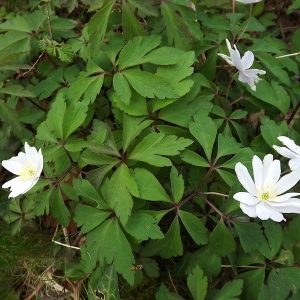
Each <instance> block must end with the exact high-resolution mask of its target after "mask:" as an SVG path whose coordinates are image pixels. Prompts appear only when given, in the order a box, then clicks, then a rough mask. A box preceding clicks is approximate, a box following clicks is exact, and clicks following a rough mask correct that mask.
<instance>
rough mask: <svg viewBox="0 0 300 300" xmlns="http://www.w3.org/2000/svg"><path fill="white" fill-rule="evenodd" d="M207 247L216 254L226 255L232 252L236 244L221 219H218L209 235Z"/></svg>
mask: <svg viewBox="0 0 300 300" xmlns="http://www.w3.org/2000/svg"><path fill="white" fill-rule="evenodd" d="M209 247H211V250H212V251H214V253H215V254H216V255H219V256H226V255H228V254H229V253H231V252H233V251H234V250H235V248H236V244H235V241H234V238H233V236H232V235H231V234H230V232H229V231H228V229H227V227H226V226H225V224H224V221H223V220H220V221H219V223H218V224H217V226H216V227H215V228H214V230H213V232H212V233H211V235H210V237H209Z"/></svg>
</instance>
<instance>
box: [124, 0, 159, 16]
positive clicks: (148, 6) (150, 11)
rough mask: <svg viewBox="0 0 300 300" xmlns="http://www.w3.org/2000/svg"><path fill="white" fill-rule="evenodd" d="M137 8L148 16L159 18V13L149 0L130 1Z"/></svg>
mask: <svg viewBox="0 0 300 300" xmlns="http://www.w3.org/2000/svg"><path fill="white" fill-rule="evenodd" d="M129 3H131V4H133V5H134V6H135V7H136V8H138V9H139V10H140V11H142V12H143V13H144V14H145V15H147V16H154V17H157V16H158V11H157V10H156V9H155V7H153V6H152V3H150V2H149V1H148V0H129Z"/></svg>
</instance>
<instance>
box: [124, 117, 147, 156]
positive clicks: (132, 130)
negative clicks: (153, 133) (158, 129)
mask: <svg viewBox="0 0 300 300" xmlns="http://www.w3.org/2000/svg"><path fill="white" fill-rule="evenodd" d="M144 119H145V117H141V118H138V117H132V116H129V115H127V114H123V137H122V142H123V151H124V152H126V150H127V148H128V146H129V145H130V143H131V142H132V141H133V139H135V138H136V137H137V136H138V135H139V134H140V133H141V132H142V131H143V130H144V129H145V128H147V127H148V126H149V125H150V124H152V123H153V121H152V120H146V121H144Z"/></svg>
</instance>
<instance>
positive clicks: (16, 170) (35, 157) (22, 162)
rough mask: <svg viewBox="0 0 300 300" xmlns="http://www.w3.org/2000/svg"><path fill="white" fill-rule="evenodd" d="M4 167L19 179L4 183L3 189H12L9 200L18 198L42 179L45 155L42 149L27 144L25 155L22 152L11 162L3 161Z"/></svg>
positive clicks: (11, 159) (10, 160)
mask: <svg viewBox="0 0 300 300" xmlns="http://www.w3.org/2000/svg"><path fill="white" fill-rule="evenodd" d="M2 166H3V167H4V168H5V169H7V170H8V171H9V172H11V173H13V174H15V175H18V177H16V178H14V179H12V180H10V181H8V182H6V183H4V184H3V185H2V187H3V188H5V189H7V188H10V191H11V193H10V194H9V196H8V197H9V198H11V197H17V196H19V195H21V194H25V193H26V192H28V191H29V190H30V189H31V188H32V187H33V186H34V185H35V184H36V183H37V181H38V179H39V178H40V175H41V172H42V170H43V155H42V151H41V149H40V150H39V151H37V149H36V148H35V147H30V146H29V145H28V144H27V143H26V142H25V153H24V152H20V153H19V154H18V156H15V157H12V158H10V159H9V160H3V161H2Z"/></svg>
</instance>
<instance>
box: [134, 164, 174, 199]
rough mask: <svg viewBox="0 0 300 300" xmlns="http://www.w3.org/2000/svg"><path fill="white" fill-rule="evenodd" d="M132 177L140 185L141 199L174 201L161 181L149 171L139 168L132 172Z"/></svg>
mask: <svg viewBox="0 0 300 300" xmlns="http://www.w3.org/2000/svg"><path fill="white" fill-rule="evenodd" d="M132 176H133V177H134V179H135V181H136V183H137V185H138V189H139V191H140V197H141V199H145V200H152V201H166V202H171V201H172V200H171V199H170V197H169V196H168V194H167V193H166V191H165V190H164V188H163V187H162V186H161V184H160V183H159V181H158V180H157V179H156V178H155V176H154V175H153V174H152V173H151V172H149V171H148V170H146V169H138V168H137V169H135V170H134V172H132Z"/></svg>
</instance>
